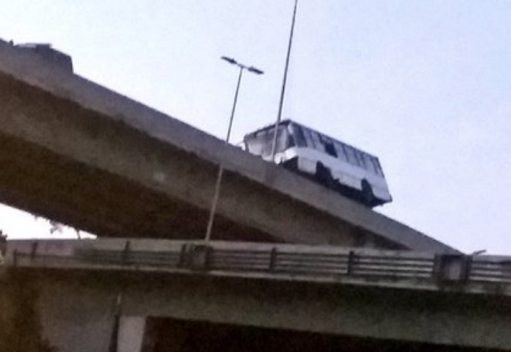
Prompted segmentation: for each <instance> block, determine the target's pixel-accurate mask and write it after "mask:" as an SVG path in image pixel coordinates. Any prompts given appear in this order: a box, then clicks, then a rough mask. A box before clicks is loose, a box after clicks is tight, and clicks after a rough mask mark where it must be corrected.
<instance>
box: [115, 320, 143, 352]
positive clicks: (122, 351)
mask: <svg viewBox="0 0 511 352" xmlns="http://www.w3.org/2000/svg"><path fill="white" fill-rule="evenodd" d="M145 330H146V318H145V317H127V316H123V317H121V319H120V322H119V340H118V345H117V346H118V347H117V350H118V352H142V348H143V345H144V335H145Z"/></svg>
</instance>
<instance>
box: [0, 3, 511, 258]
mask: <svg viewBox="0 0 511 352" xmlns="http://www.w3.org/2000/svg"><path fill="white" fill-rule="evenodd" d="M293 4H294V1H293V0H278V1H276V0H214V1H213V0H160V1H156V0H153V1H151V0H145V1H141V0H139V1H135V0H131V1H130V0H101V1H99V0H88V1H71V0H38V1H33V0H16V1H12V0H0V37H1V38H3V39H4V40H11V39H12V40H14V41H15V42H17V43H19V42H46V43H51V44H53V45H54V47H56V48H57V49H60V50H62V51H64V52H66V53H69V54H70V55H72V56H73V60H74V64H75V71H76V72H77V73H78V74H79V75H81V76H84V77H86V78H88V79H90V80H92V81H95V82H97V83H99V84H101V85H104V86H107V87H109V88H111V89H113V90H115V91H117V92H120V93H122V94H124V95H127V96H129V97H131V98H133V99H135V100H138V101H140V102H142V103H144V104H146V105H149V106H151V107H154V108H156V109H159V110H161V111H163V112H165V113H167V114H169V115H171V116H173V117H175V118H178V119H180V120H182V121H185V122H187V123H189V124H191V125H193V126H196V127H198V128H201V129H203V130H205V131H207V132H209V133H211V134H214V135H216V136H218V137H221V138H223V137H224V135H225V133H226V128H227V122H228V117H229V114H230V109H231V104H232V99H233V94H234V89H235V84H236V79H237V71H236V69H235V68H234V67H233V66H230V65H228V64H227V63H225V62H223V61H221V60H220V59H219V57H220V56H222V55H227V56H232V57H234V58H236V59H237V60H239V61H240V62H243V63H246V64H248V65H254V66H256V67H258V68H260V69H262V70H263V71H265V75H263V76H256V75H249V74H246V75H244V80H243V83H242V88H241V92H240V97H239V101H238V110H237V114H236V120H235V124H234V130H233V136H234V138H233V140H234V141H239V140H241V138H242V136H243V135H244V134H245V133H247V132H249V131H251V130H253V129H255V128H257V127H260V126H262V125H265V124H268V123H270V122H272V121H274V120H275V118H276V115H277V111H278V100H279V94H280V84H281V81H282V75H283V68H284V62H285V54H286V46H287V40H288V34H289V26H290V22H291V15H292V9H293ZM510 19H511V1H509V0H484V1H483V0H415V1H414V0H400V1H398V0H300V3H299V9H298V17H297V23H296V32H295V42H294V47H293V54H292V60H291V66H290V71H289V81H288V91H287V96H286V101H285V106H284V116H285V117H290V118H293V119H295V120H297V121H299V122H302V123H305V124H306V125H309V126H311V127H314V128H316V129H318V130H319V131H322V132H325V133H327V134H330V135H331V136H333V137H336V138H338V139H341V140H343V141H345V142H348V143H350V144H353V145H355V146H357V147H359V148H360V149H363V150H365V151H367V152H370V153H373V154H375V155H377V156H379V157H380V160H381V163H382V166H383V168H384V171H385V173H386V177H387V181H388V183H389V187H390V190H391V193H392V195H393V197H394V202H393V203H391V204H388V205H385V206H383V207H381V208H379V210H378V211H381V212H382V213H384V214H386V215H388V216H390V217H392V218H394V219H396V220H398V221H401V222H404V223H406V224H408V225H409V226H411V227H413V228H416V229H418V230H420V231H423V232H425V233H427V234H428V235H430V236H432V237H435V238H437V239H439V240H441V241H443V242H446V243H448V244H450V245H453V246H455V247H457V248H459V249H461V250H463V251H474V250H479V249H487V250H488V251H489V252H491V253H504V254H511V241H510V240H509V239H510V238H511V236H510V233H511V220H510V219H511V214H510V210H511V162H510V160H511V156H509V153H510V152H511V138H510V137H511V99H510V97H511V65H510V64H511V42H510V41H511V39H510V38H511V25H510V23H511V22H510ZM2 214H3V216H2ZM21 222H24V223H27V224H28V223H29V222H25V221H21V220H16V221H15V220H14V218H13V217H12V215H10V213H6V212H5V211H4V212H2V213H0V228H4V229H5V228H6V227H8V231H9V232H11V233H14V232H16V233H17V234H18V235H22V234H25V235H26V234H27V233H29V232H30V233H35V232H32V231H34V230H23V231H20V230H15V229H14V228H17V226H18V225H16V224H19V223H21ZM2 224H4V225H2ZM22 232H23V233H22Z"/></svg>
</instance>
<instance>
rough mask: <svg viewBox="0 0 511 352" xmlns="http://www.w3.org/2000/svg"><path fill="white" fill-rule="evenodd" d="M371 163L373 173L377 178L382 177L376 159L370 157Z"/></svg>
mask: <svg viewBox="0 0 511 352" xmlns="http://www.w3.org/2000/svg"><path fill="white" fill-rule="evenodd" d="M371 161H372V164H373V167H374V171H375V173H376V174H377V175H378V176H383V172H382V171H381V167H380V163H379V162H378V159H376V158H375V157H372V158H371Z"/></svg>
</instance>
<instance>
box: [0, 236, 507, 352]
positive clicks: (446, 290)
mask: <svg viewBox="0 0 511 352" xmlns="http://www.w3.org/2000/svg"><path fill="white" fill-rule="evenodd" d="M3 268H4V271H7V272H8V273H10V274H11V275H10V276H7V275H4V277H3V279H4V280H5V278H6V277H11V278H12V277H13V275H14V276H16V275H17V276H18V277H19V278H21V281H22V283H23V284H22V287H25V289H26V287H33V288H34V292H36V294H35V295H34V296H35V297H37V305H36V307H37V309H38V313H39V318H40V320H41V324H42V334H43V337H44V338H46V339H48V341H49V342H50V343H51V344H52V345H53V346H54V347H57V348H58V350H59V351H61V352H67V351H70V352H71V351H73V352H81V351H84V352H85V351H98V352H102V351H104V352H107V351H112V350H115V351H119V352H128V351H133V352H140V351H144V352H145V351H151V352H158V351H165V350H168V348H170V346H172V350H175V351H189V350H200V351H217V350H218V351H231V350H232V351H252V350H254V351H257V350H259V351H260V350H270V351H271V350H279V351H317V350H318V349H321V350H327V351H328V350H332V351H333V350H338V351H511V334H510V333H509V331H510V328H511V315H510V314H509V312H510V311H511V258H510V257H497V256H475V257H472V256H462V255H434V254H431V253H418V252H412V251H388V250H387V251H383V250H369V249H358V250H356V249H353V248H341V247H336V248H333V247H331V246H304V245H283V244H257V243H239V242H238V243H233V242H210V243H208V244H205V243H204V242H186V241H169V240H139V239H129V240H122V239H100V240H82V241H78V240H73V241H62V240H60V241H58V240H52V241H48V240H43V241H11V242H9V243H8V248H7V253H6V257H5V258H4V264H3ZM2 282H3V281H2ZM0 293H2V290H0ZM0 296H1V295H0ZM0 298H1V297H0ZM11 299H12V298H11ZM0 303H1V302H0ZM23 304H25V305H26V304H28V303H27V302H24V303H23ZM243 336H244V337H243ZM222 341H223V342H222ZM112 345H115V349H111V348H112ZM215 345H218V346H217V347H215ZM262 345H265V346H266V347H265V348H262V347H261V346H262ZM143 346H145V347H143ZM149 346H152V347H149ZM165 346H166V347H165ZM190 346H195V347H193V348H192V347H190ZM236 346H237V347H236ZM109 348H110V349H109Z"/></svg>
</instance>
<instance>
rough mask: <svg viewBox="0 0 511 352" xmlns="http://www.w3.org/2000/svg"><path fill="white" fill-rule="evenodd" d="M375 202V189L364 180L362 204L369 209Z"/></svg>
mask: <svg viewBox="0 0 511 352" xmlns="http://www.w3.org/2000/svg"><path fill="white" fill-rule="evenodd" d="M374 201H375V197H374V193H373V189H372V187H371V185H370V184H369V182H368V181H367V180H362V202H363V203H364V205H366V206H368V207H372V206H373V204H374Z"/></svg>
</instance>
